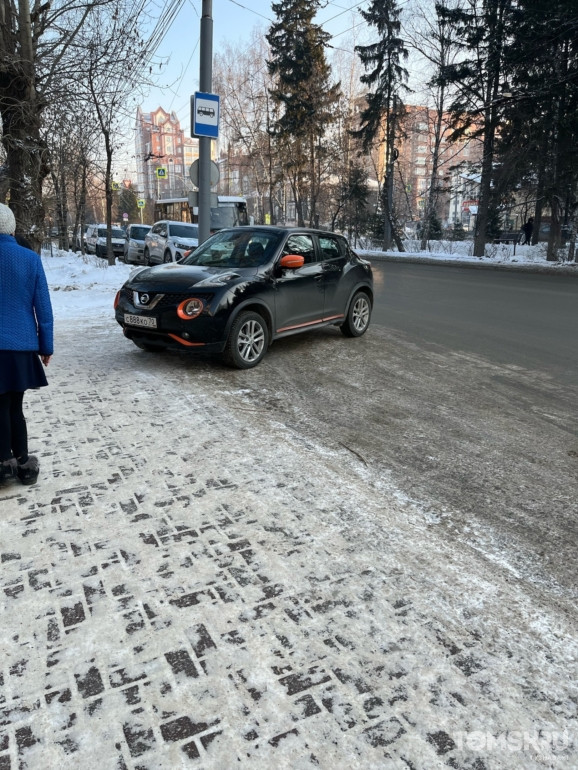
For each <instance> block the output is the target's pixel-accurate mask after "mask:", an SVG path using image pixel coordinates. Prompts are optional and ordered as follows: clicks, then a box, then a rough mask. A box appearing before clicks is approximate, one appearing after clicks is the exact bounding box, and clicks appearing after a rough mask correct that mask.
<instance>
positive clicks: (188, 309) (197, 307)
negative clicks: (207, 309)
mask: <svg viewBox="0 0 578 770" xmlns="http://www.w3.org/2000/svg"><path fill="white" fill-rule="evenodd" d="M203 307H204V305H203V301H202V300H200V299H197V298H196V297H192V298H191V299H186V300H184V301H183V302H181V304H180V305H179V306H178V308H177V315H178V316H179V318H182V319H183V321H190V320H191V318H196V317H197V316H198V315H200V314H201V313H202V312H203Z"/></svg>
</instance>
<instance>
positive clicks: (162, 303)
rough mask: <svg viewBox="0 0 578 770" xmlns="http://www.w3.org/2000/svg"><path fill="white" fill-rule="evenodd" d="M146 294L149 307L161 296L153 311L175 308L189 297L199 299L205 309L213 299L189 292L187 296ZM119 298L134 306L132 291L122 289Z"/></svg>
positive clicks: (210, 295)
mask: <svg viewBox="0 0 578 770" xmlns="http://www.w3.org/2000/svg"><path fill="white" fill-rule="evenodd" d="M147 294H148V295H149V297H150V300H149V302H148V304H149V305H152V304H153V301H154V299H155V297H156V296H157V295H158V294H161V295H162V296H161V298H160V299H159V301H158V302H157V303H156V304H155V305H154V309H155V310H157V309H159V308H167V307H177V305H179V304H180V303H181V302H183V301H184V300H186V299H191V297H200V299H202V300H203V303H204V305H205V307H206V306H207V305H208V304H209V303H210V301H211V300H212V298H213V295H212V294H202V295H199V294H195V292H194V291H191V292H189V293H188V294H168V293H167V292H153V291H149V292H147ZM121 297H124V298H125V299H126V300H128V301H129V302H130V304H131V305H132V304H134V302H133V290H132V289H127V288H126V287H124V288H123V289H122V291H121Z"/></svg>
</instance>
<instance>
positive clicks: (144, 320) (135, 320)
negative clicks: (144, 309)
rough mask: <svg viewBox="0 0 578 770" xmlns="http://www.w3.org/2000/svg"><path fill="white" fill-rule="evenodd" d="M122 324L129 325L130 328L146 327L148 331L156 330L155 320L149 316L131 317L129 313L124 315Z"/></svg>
mask: <svg viewBox="0 0 578 770" xmlns="http://www.w3.org/2000/svg"><path fill="white" fill-rule="evenodd" d="M124 322H125V324H130V325H131V326H147V327H148V328H149V329H156V328H157V319H156V318H151V317H150V316H144V315H131V313H125V314H124Z"/></svg>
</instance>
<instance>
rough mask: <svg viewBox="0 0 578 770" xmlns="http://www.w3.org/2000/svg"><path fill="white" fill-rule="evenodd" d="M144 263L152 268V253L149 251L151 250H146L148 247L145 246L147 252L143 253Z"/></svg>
mask: <svg viewBox="0 0 578 770" xmlns="http://www.w3.org/2000/svg"><path fill="white" fill-rule="evenodd" d="M143 263H144V264H145V265H148V266H149V267H150V264H151V253H150V251H149V250H148V249H147V248H146V246H145V250H144V252H143Z"/></svg>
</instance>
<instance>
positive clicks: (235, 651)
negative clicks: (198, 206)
mask: <svg viewBox="0 0 578 770" xmlns="http://www.w3.org/2000/svg"><path fill="white" fill-rule="evenodd" d="M52 267H54V268H55V270H54V271H53V270H51V269H49V270H48V272H49V281H50V282H51V284H52V286H53V287H55V286H56V284H58V285H59V286H60V288H59V290H58V292H54V294H53V297H54V302H55V308H56V310H57V327H56V328H57V341H56V355H55V357H54V360H53V362H52V363H51V365H50V369H49V372H48V374H49V381H50V387H49V388H45V389H42V390H40V391H36V392H33V393H28V394H27V398H26V404H27V414H28V419H29V432H30V444H31V450H32V451H34V452H36V453H37V454H38V455H39V457H40V462H41V479H40V482H39V484H38V485H37V486H34V487H29V488H25V487H22V486H17V485H11V486H7V487H4V488H2V489H0V517H1V519H0V527H1V529H0V533H1V538H0V559H1V564H2V572H1V575H2V579H1V589H2V596H1V602H2V610H1V611H2V626H1V632H0V650H1V657H0V770H8V769H10V770H13V769H15V768H22V770H37V769H38V770H40V768H42V770H44V768H79V767H83V768H96V767H99V768H106V769H108V768H117V767H118V768H130V769H131V770H137V768H138V769H141V770H144V769H145V768H146V769H147V770H158V769H159V768H163V769H164V768H166V769H167V770H174V769H175V768H179V767H203V768H207V769H208V768H211V769H212V768H219V770H221V769H222V768H229V767H234V766H240V767H247V768H251V769H253V768H267V769H269V768H272V767H279V768H308V767H311V768H313V767H316V768H319V767H320V768H331V770H335V769H336V768H344V769H345V768H354V767H359V768H416V770H421V769H422V768H424V769H425V768H427V770H430V769H431V768H438V767H440V768H443V767H452V768H463V769H464V770H466V768H467V769H468V770H490V769H491V770H495V769H497V768H503V769H504V770H506V769H507V770H512V768H524V770H529V769H530V768H551V767H553V768H557V767H559V768H571V767H575V766H576V754H575V751H576V701H575V689H574V684H573V681H572V676H571V672H572V671H573V670H575V663H576V640H575V635H574V628H573V626H572V622H571V619H568V618H566V617H565V616H564V615H563V614H562V613H559V612H557V611H556V610H555V609H550V608H548V607H544V606H541V605H540V603H539V600H538V599H537V598H536V597H534V596H530V595H529V594H528V593H527V587H525V586H522V585H521V584H519V583H518V582H517V581H515V580H514V579H513V578H512V577H511V576H508V575H507V574H505V573H503V572H501V571H500V569H499V568H496V569H493V568H492V565H488V563H487V562H485V561H484V560H483V559H482V558H481V557H480V556H479V555H478V554H477V553H476V552H474V551H463V552H456V551H455V550H452V549H451V548H450V547H449V546H447V545H446V544H445V543H444V542H443V541H441V540H439V539H438V538H437V537H436V535H435V533H432V531H431V530H430V529H429V528H428V526H427V524H426V523H424V522H423V519H421V518H420V517H417V516H415V515H414V512H413V511H412V509H411V506H409V505H404V504H403V502H399V501H395V500H393V499H390V498H388V497H386V496H384V495H383V493H381V492H380V491H379V490H377V489H375V488H374V487H371V486H370V485H369V484H366V483H365V479H364V470H363V467H362V466H361V465H358V464H357V463H356V461H355V458H353V459H352V458H351V456H350V455H349V453H346V452H343V453H337V452H334V451H331V450H329V449H328V448H327V447H324V446H323V445H321V444H318V445H315V444H312V443H311V442H310V441H308V440H305V439H304V438H303V437H302V436H300V435H299V434H297V433H295V432H294V431H292V430H291V429H290V428H289V427H287V426H286V425H284V424H281V423H276V422H273V421H270V420H268V419H263V416H262V415H261V414H260V413H259V412H255V411H251V410H242V409H234V408H232V407H231V403H232V400H231V393H232V392H233V395H234V390H235V388H236V387H238V385H236V383H238V379H237V378H238V376H239V375H238V374H237V373H230V372H229V371H228V370H223V369H222V368H219V367H218V365H217V366H215V365H213V364H211V363H202V362H198V361H196V362H190V361H188V360H187V359H186V358H185V357H179V356H161V357H155V356H148V355H147V354H144V353H141V352H140V351H138V350H136V348H134V347H132V346H131V345H130V344H129V343H128V342H127V341H126V340H124V338H123V337H122V334H121V332H120V330H119V329H118V327H117V326H116V324H115V322H114V319H113V318H112V310H111V302H112V297H113V296H114V291H115V289H116V288H118V285H120V283H121V282H122V279H123V275H124V274H127V273H128V268H126V267H125V266H122V265H120V266H117V267H115V268H112V269H111V270H110V272H109V271H108V270H103V271H102V273H103V277H102V280H101V281H95V282H93V283H92V287H91V288H86V283H87V282H88V283H90V282H91V281H92V276H91V275H90V276H89V275H88V273H86V274H84V278H82V275H80V276H79V275H77V276H76V277H75V278H73V277H72V276H71V275H70V271H68V273H67V275H66V276H64V273H63V275H62V276H61V277H60V278H59V279H57V278H56V277H55V275H56V274H55V271H56V266H52ZM117 279H118V283H116V285H115V286H113V284H115V282H117ZM83 280H84V284H83ZM109 283H110V286H109ZM66 286H68V287H73V286H76V287H77V288H75V289H74V288H70V290H69V291H66V292H65V291H64V289H65V288H66ZM105 298H106V302H105ZM107 303H108V307H107ZM247 381H248V382H249V381H250V380H247ZM233 403H234V401H233Z"/></svg>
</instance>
